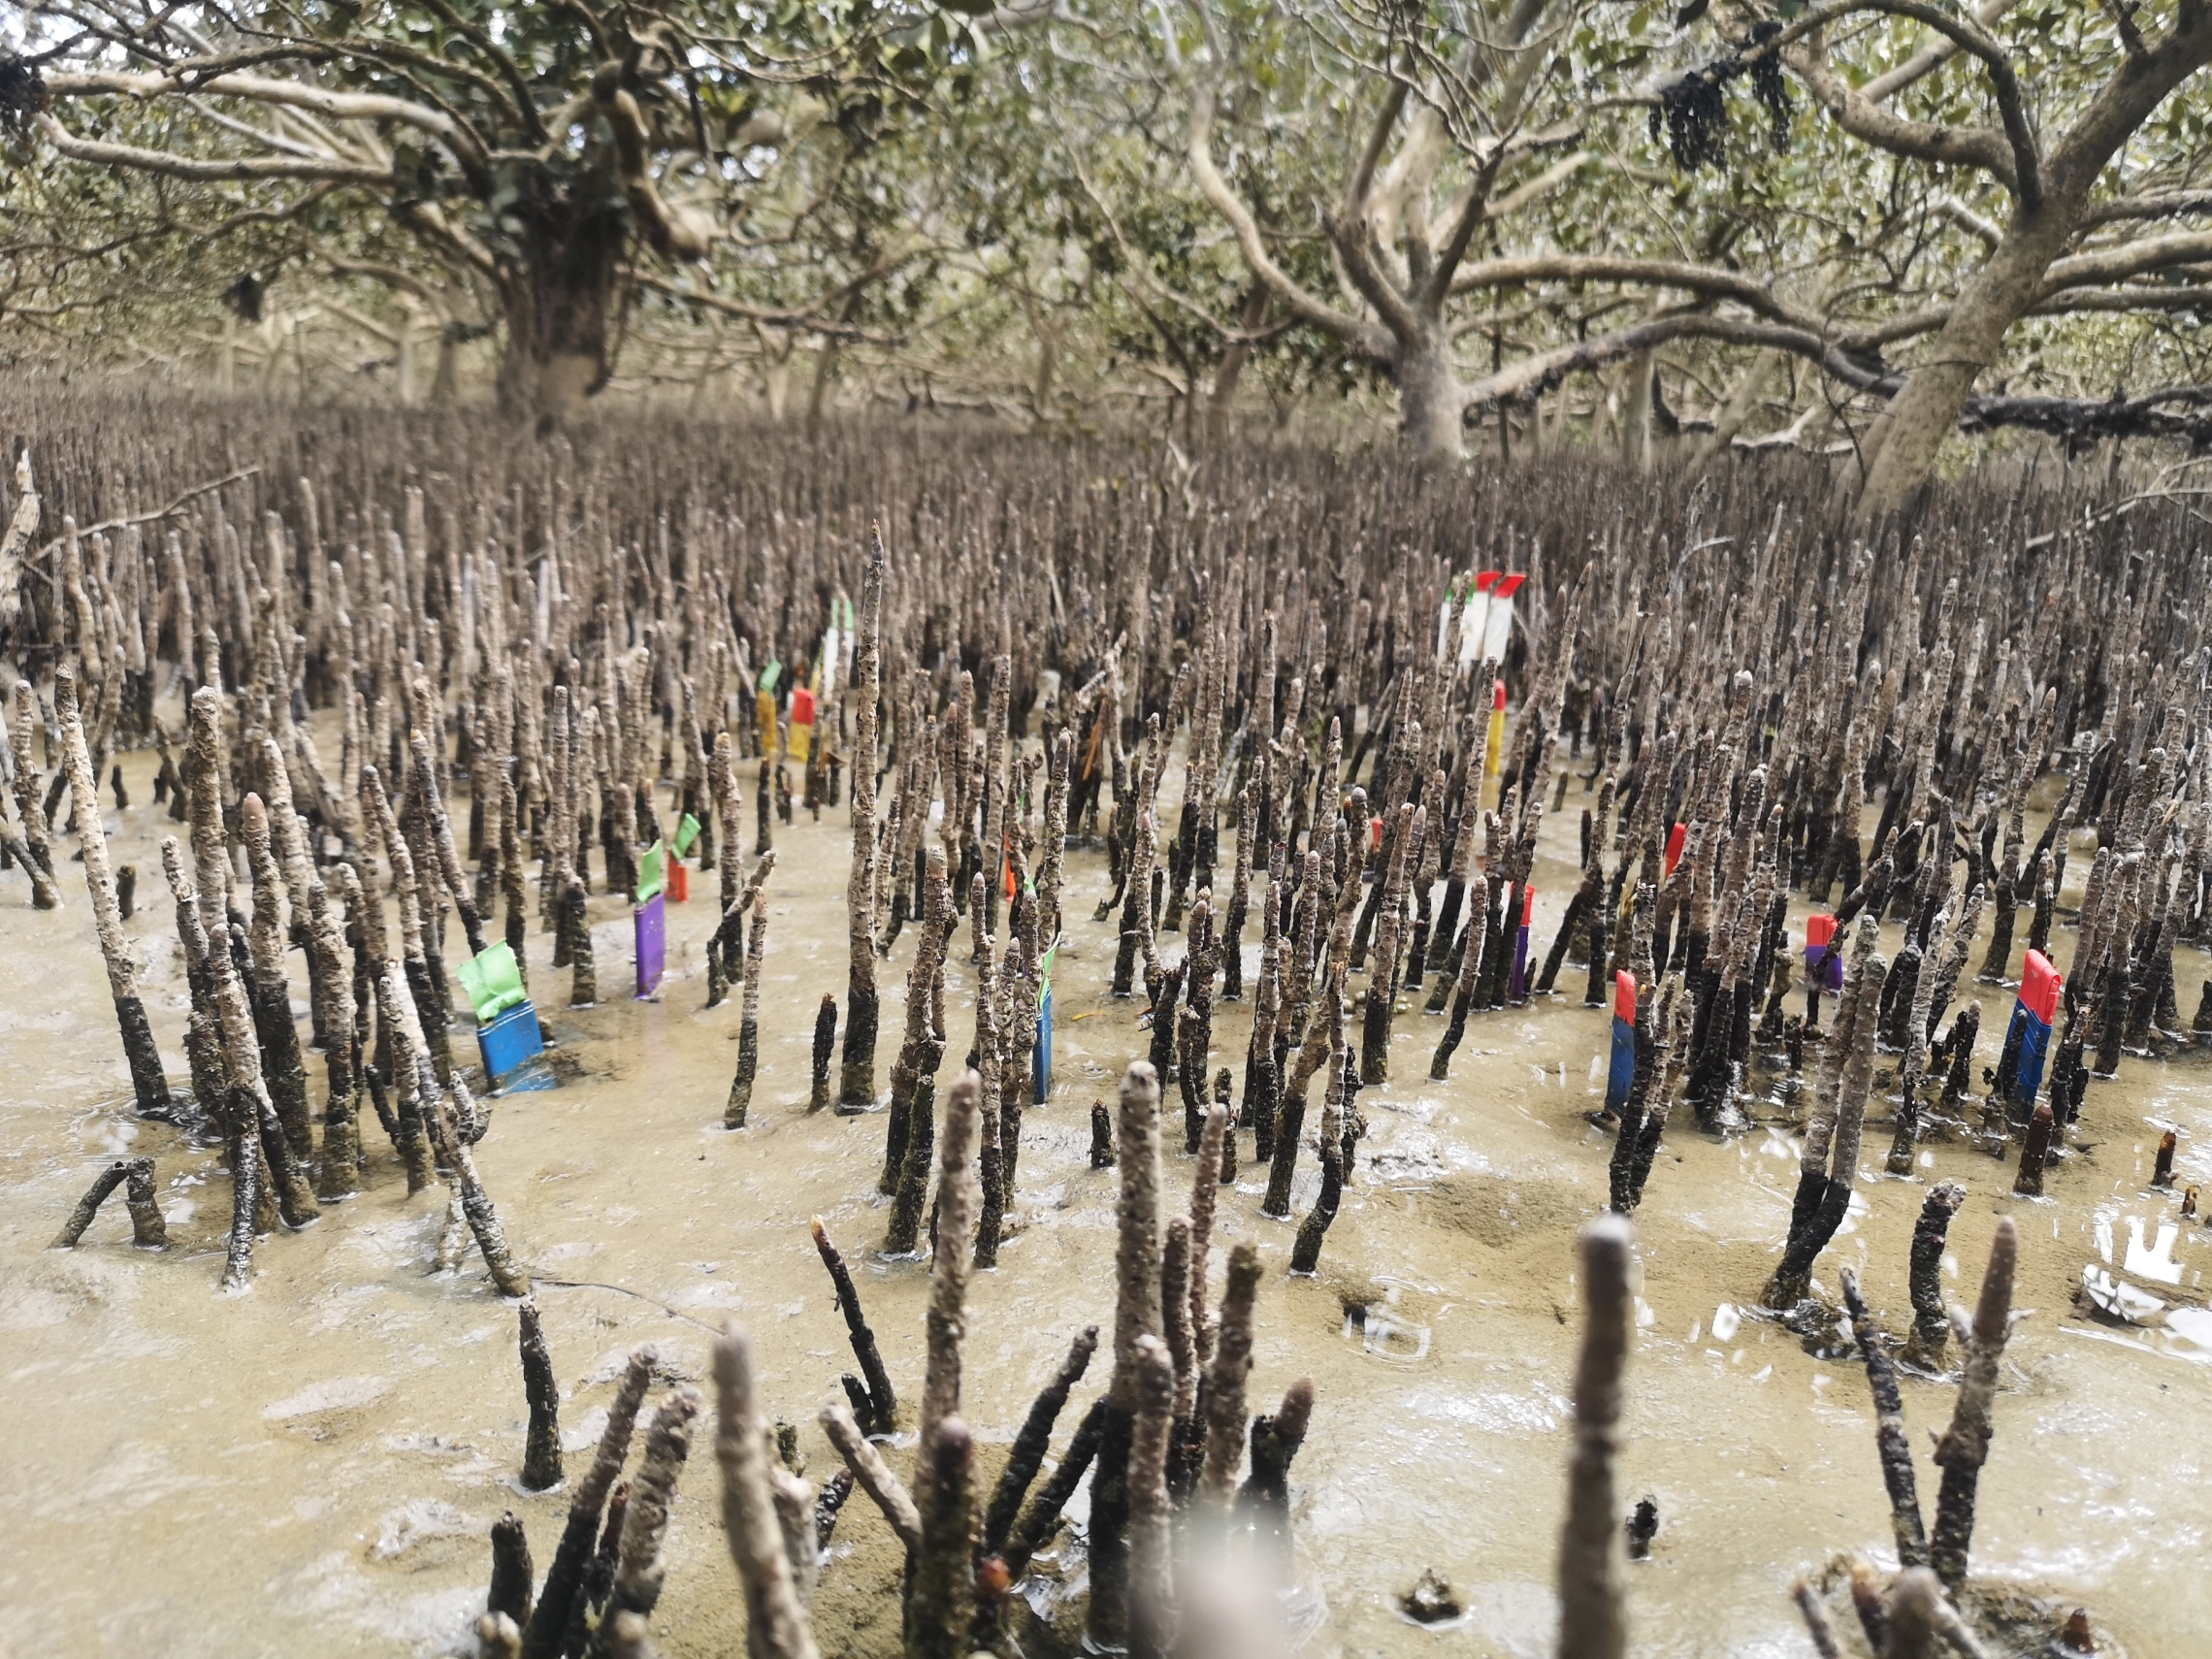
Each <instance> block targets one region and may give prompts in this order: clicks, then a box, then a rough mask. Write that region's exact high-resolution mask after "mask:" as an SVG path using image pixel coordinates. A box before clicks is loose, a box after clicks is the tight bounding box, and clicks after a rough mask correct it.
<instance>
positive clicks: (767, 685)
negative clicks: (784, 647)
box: [760, 657, 783, 696]
mask: <svg viewBox="0 0 2212 1659" xmlns="http://www.w3.org/2000/svg"><path fill="white" fill-rule="evenodd" d="M782 675H783V665H782V664H781V663H779V662H777V661H776V660H775V659H774V658H772V657H771V658H769V659H768V666H767V667H764V668H763V669H762V670H761V687H760V689H761V690H763V691H764V692H767V693H769V694H770V695H771V696H772V695H773V694H774V692H775V689H776V681H777V680H778V679H780V678H781V677H782Z"/></svg>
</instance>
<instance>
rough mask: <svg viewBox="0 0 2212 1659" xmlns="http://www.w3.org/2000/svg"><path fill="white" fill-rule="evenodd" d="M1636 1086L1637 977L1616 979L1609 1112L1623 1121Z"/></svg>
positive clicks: (1622, 973) (1618, 976) (1626, 974)
mask: <svg viewBox="0 0 2212 1659" xmlns="http://www.w3.org/2000/svg"><path fill="white" fill-rule="evenodd" d="M1635 1082H1636V975H1634V974H1632V973H1630V972H1629V971H1628V970H1627V969H1626V968H1623V969H1622V970H1621V971H1620V972H1618V973H1616V974H1614V975H1613V1019H1612V1059H1611V1063H1610V1065H1609V1067H1608V1068H1607V1071H1606V1110H1607V1111H1608V1112H1610V1113H1611V1114H1612V1115H1613V1116H1614V1117H1616V1118H1617V1117H1619V1116H1620V1114H1621V1110H1622V1108H1623V1107H1625V1106H1627V1104H1628V1091H1629V1090H1630V1088H1631V1087H1632V1086H1633V1085H1634V1084H1635Z"/></svg>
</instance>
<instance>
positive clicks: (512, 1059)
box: [460, 941, 545, 1084]
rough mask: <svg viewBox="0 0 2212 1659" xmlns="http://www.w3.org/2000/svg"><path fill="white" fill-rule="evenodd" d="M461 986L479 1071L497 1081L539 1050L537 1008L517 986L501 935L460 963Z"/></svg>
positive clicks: (542, 1039) (518, 974) (519, 978)
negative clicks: (472, 1016)
mask: <svg viewBox="0 0 2212 1659" xmlns="http://www.w3.org/2000/svg"><path fill="white" fill-rule="evenodd" d="M460 977H461V989H462V990H463V991H465V992H468V993H469V1005H470V1006H471V1007H472V1009H474V1010H475V1014H476V1050H477V1053H478V1054H480V1055H481V1056H482V1057H483V1061H484V1075H485V1076H486V1077H488V1078H490V1079H491V1080H492V1082H493V1083H495V1084H496V1083H498V1082H499V1081H500V1079H501V1078H503V1077H504V1076H506V1075H507V1073H509V1072H511V1071H513V1070H514V1069H515V1068H516V1067H517V1066H519V1065H521V1064H522V1063H523V1061H525V1060H527V1059H530V1058H532V1057H535V1056H537V1055H540V1054H543V1053H544V1052H545V1034H544V1032H543V1031H541V1030H539V1029H538V1025H537V1009H536V1008H534V1007H532V1006H531V1003H530V996H529V993H528V992H525V991H524V990H523V986H522V971H521V969H520V968H519V967H517V966H516V964H515V960H514V952H513V951H512V950H510V949H508V947H507V945H506V944H505V942H504V941H502V942H501V943H499V944H497V945H494V946H492V947H491V948H490V949H488V950H484V951H479V952H478V953H477V954H476V955H475V956H473V957H472V958H470V959H469V960H467V961H465V962H463V963H462V964H461V967H460Z"/></svg>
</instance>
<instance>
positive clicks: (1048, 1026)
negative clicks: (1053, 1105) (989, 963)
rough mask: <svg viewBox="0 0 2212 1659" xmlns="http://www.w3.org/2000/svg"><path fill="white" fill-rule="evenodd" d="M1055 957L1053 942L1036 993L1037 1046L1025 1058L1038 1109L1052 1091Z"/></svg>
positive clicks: (1034, 1100)
mask: <svg viewBox="0 0 2212 1659" xmlns="http://www.w3.org/2000/svg"><path fill="white" fill-rule="evenodd" d="M1058 955H1059V944H1058V942H1057V940H1056V941H1055V942H1054V944H1053V947H1052V949H1050V950H1048V951H1047V952H1046V953H1045V960H1044V964H1043V966H1044V972H1043V975H1042V976H1041V977H1042V986H1041V988H1040V989H1039V991H1038V992H1037V1042H1036V1047H1035V1048H1034V1049H1033V1050H1031V1051H1030V1055H1029V1097H1030V1100H1031V1102H1032V1103H1033V1104H1035V1105H1038V1106H1042V1105H1043V1104H1044V1103H1045V1101H1046V1099H1047V1098H1048V1097H1049V1096H1050V1095H1051V1094H1052V1091H1053V960H1054V959H1055V958H1056V957H1057V956H1058Z"/></svg>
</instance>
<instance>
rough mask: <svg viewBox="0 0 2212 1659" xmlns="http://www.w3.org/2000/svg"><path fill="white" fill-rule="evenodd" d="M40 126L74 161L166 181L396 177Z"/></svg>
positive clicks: (385, 180) (375, 184)
mask: <svg viewBox="0 0 2212 1659" xmlns="http://www.w3.org/2000/svg"><path fill="white" fill-rule="evenodd" d="M39 129H40V130H41V131H42V132H44V133H45V134H46V135H47V139H48V141H49V143H50V144H52V146H53V147H54V148H55V149H57V150H59V151H60V152H61V153H62V154H63V155H66V156H68V157H69V158H70V160H72V161H88V162H92V163H93V164H95V165H97V166H102V167H128V168H132V169H134V170H136V171H138V172H140V173H158V174H160V175H161V176H162V177H164V178H167V179H193V180H196V181H198V182H202V183H211V182H212V183H223V182H235V181H244V180H249V179H325V180H328V181H330V182H333V183H340V184H366V185H369V186H370V187H372V188H383V187H388V186H389V185H390V184H391V182H392V176H391V175H390V174H389V173H387V172H385V171H384V170H383V169H382V168H380V167H364V166H362V165H361V164H360V163H358V162H351V161H307V160H303V159H300V158H297V157H293V156H286V155H242V156H234V157H229V158H226V159H219V160H212V161H194V160H190V159H187V158H186V157H183V156H178V155H170V154H169V153H167V152H166V151H164V150H158V149H141V148H139V147H138V146H135V145H126V144H104V143H102V142H100V141H99V140H96V139H81V138H79V137H77V136H76V135H75V134H74V133H72V132H71V131H70V130H69V129H68V128H67V127H65V126H63V125H62V124H61V122H60V121H58V120H56V119H55V118H54V117H53V116H52V115H41V116H40V117H39Z"/></svg>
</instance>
